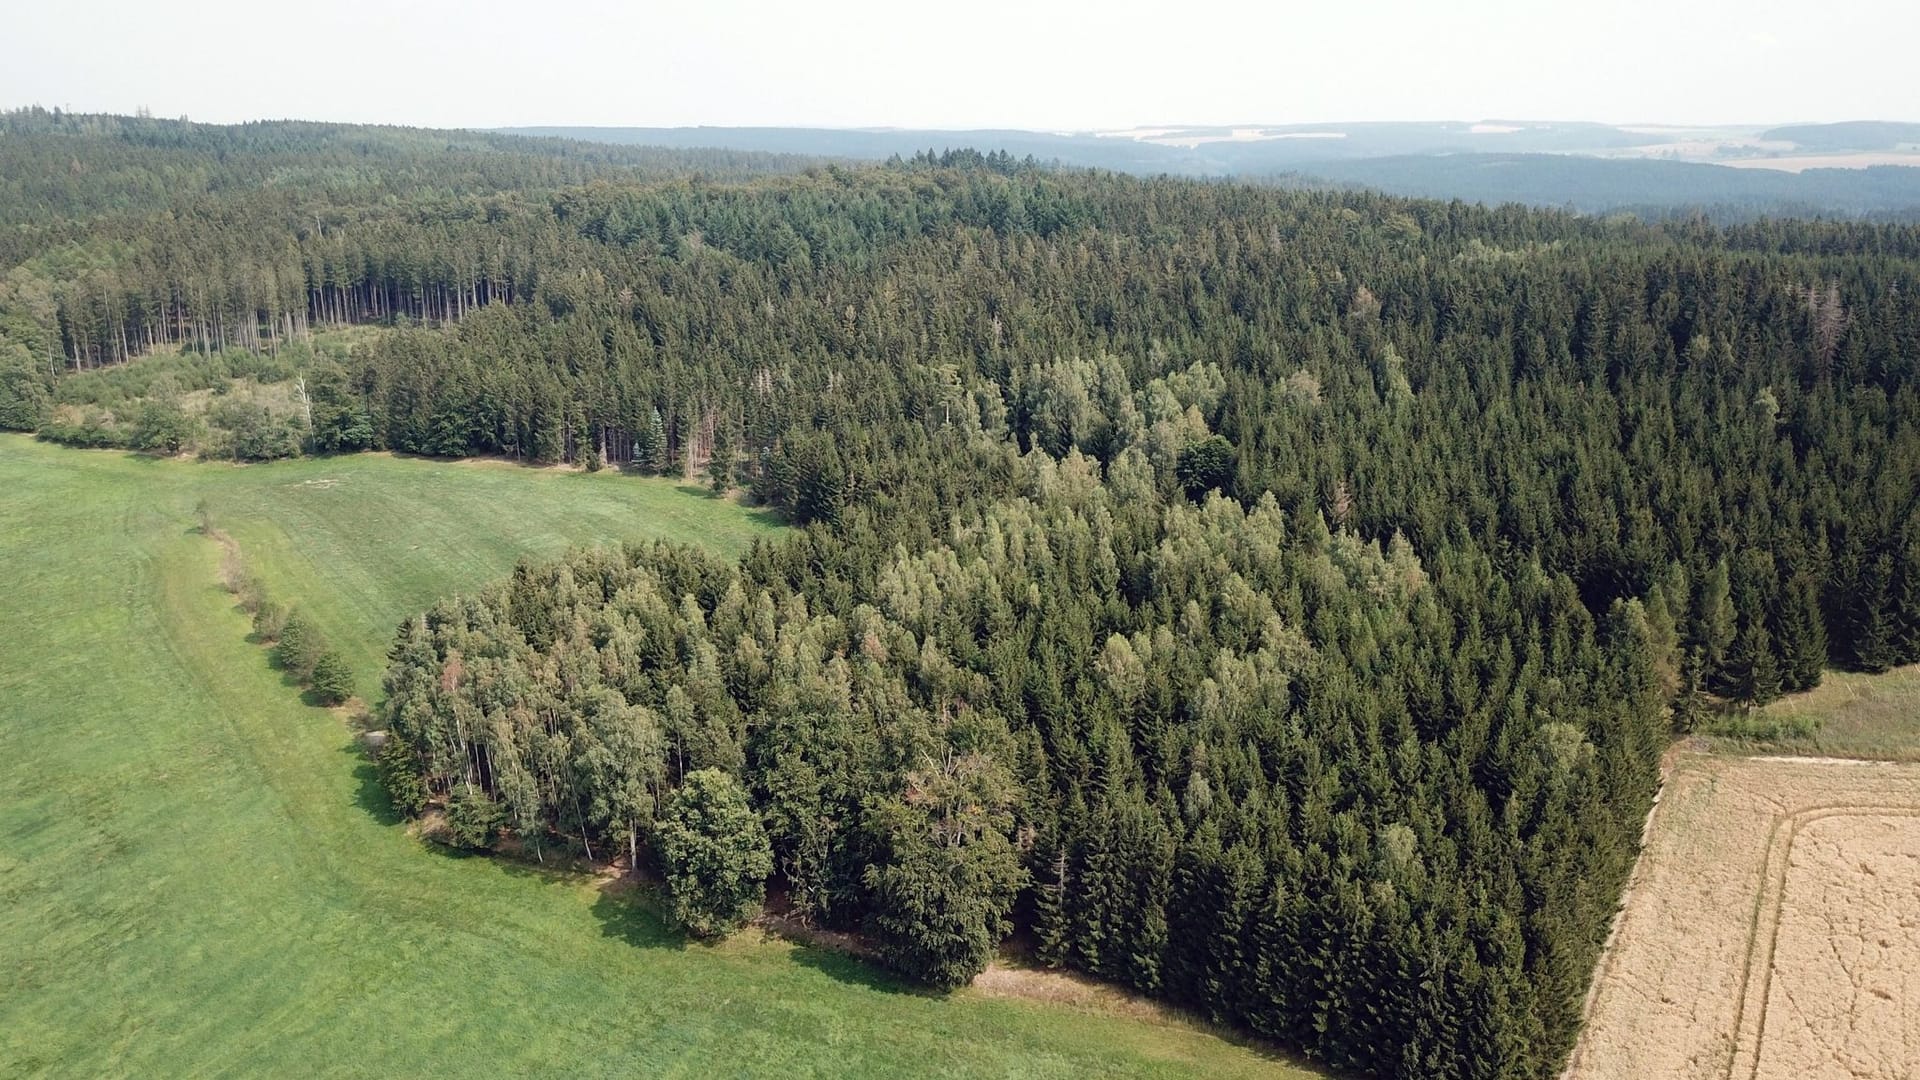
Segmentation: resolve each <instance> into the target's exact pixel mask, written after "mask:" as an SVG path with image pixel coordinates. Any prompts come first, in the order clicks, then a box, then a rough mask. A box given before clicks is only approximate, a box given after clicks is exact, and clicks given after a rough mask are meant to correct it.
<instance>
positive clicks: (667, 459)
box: [646, 408, 673, 476]
mask: <svg viewBox="0 0 1920 1080" xmlns="http://www.w3.org/2000/svg"><path fill="white" fill-rule="evenodd" d="M646 448H647V459H646V460H647V471H648V472H650V473H652V474H653V475H655V476H668V475H670V474H671V472H672V469H673V448H672V447H671V446H669V445H667V423H666V421H665V420H664V419H662V418H661V416H660V410H659V409H658V408H656V409H654V410H653V417H652V419H651V420H649V421H648V422H647V438H646Z"/></svg>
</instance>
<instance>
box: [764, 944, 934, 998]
mask: <svg viewBox="0 0 1920 1080" xmlns="http://www.w3.org/2000/svg"><path fill="white" fill-rule="evenodd" d="M788 940H789V942H790V944H791V945H792V951H791V952H789V953H788V956H789V958H790V959H792V960H793V962H794V963H796V964H799V965H800V966H801V967H806V968H812V969H813V970H815V971H818V972H820V973H821V974H823V975H827V976H829V977H831V978H832V979H833V980H834V981H836V982H842V983H845V984H847V985H848V986H858V987H860V988H862V989H865V990H872V991H874V992H875V993H881V994H899V995H901V996H904V997H919V998H931V999H934V1000H945V999H946V998H947V997H949V996H951V995H950V993H949V992H948V991H945V990H936V989H934V988H932V987H928V986H922V985H920V984H919V983H915V982H909V981H907V980H905V979H902V978H900V977H899V976H897V975H894V974H893V973H891V972H889V971H887V970H886V969H885V968H883V967H881V966H880V965H878V964H876V963H875V962H873V961H872V960H865V959H862V958H860V957H858V956H854V955H853V954H852V953H846V952H841V951H840V950H838V949H829V948H826V947H825V946H821V945H808V944H805V943H803V942H798V941H792V940H791V939H788Z"/></svg>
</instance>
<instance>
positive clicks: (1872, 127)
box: [1760, 120, 1920, 151]
mask: <svg viewBox="0 0 1920 1080" xmlns="http://www.w3.org/2000/svg"><path fill="white" fill-rule="evenodd" d="M1760 137H1761V138H1762V139H1765V140H1767V141H1769V142H1790V143H1795V144H1797V145H1798V146H1800V148H1801V149H1803V150H1819V151H1843V150H1898V149H1902V148H1907V147H1915V146H1920V124H1903V123H1894V122H1891V121H1885V120H1853V121H1848V122H1847V123H1843V124H1798V125H1793V126H1790V127H1777V128H1768V129H1767V130H1766V131H1763V132H1761V133H1760Z"/></svg>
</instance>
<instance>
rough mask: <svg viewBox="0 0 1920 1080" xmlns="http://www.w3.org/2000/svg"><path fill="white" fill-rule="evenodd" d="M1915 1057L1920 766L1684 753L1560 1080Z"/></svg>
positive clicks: (1770, 1076) (1868, 1070)
mask: <svg viewBox="0 0 1920 1080" xmlns="http://www.w3.org/2000/svg"><path fill="white" fill-rule="evenodd" d="M1916 1062H1920V766H1916V765H1913V764H1891V763H1877V762H1862V761H1838V760H1832V759H1823V758H1793V757H1773V758H1731V757H1722V756H1710V755H1702V754H1683V755H1681V756H1680V757H1678V758H1677V759H1676V761H1675V764H1674V768H1673V771H1672V773H1671V775H1670V776H1669V778H1668V781H1667V785H1666V788H1665V790H1664V791H1663V792H1662V795H1661V801H1660V804H1659V807H1658V808H1657V809H1656V811H1655V812H1654V817H1653V824H1652V829H1651V832H1650V835H1649V838H1648V842H1647V847H1646V850H1645V851H1644V853H1643V854H1642V855H1641V859H1640V864H1639V866H1638V867H1637V869H1636V870H1635V873H1634V879H1633V882H1632V885H1631V886H1630V890H1629V893H1628V896H1627V900H1626V908H1625V910H1624V911H1623V912H1622V914H1621V916H1620V922H1619V926H1618V930H1617V936H1616V938H1615V940H1614V943H1613V945H1612V947H1611V948H1610V949H1609V950H1608V953H1607V955H1606V956H1605V957H1604V958H1603V960H1602V962H1601V966H1600V970H1599V972H1598V973H1597V975H1596V983H1595V989H1594V996H1593V998H1592V1000H1591V1002H1590V1003H1589V1014H1588V1022H1587V1029H1586V1031H1585V1033H1584V1034H1583V1036H1582V1039H1581V1044H1580V1045H1579V1046H1578V1047H1577V1048H1576V1049H1575V1051H1574V1055H1573V1059H1572V1061H1571V1063H1570V1065H1569V1067H1568V1072H1567V1075H1568V1076H1569V1077H1591V1078H1606V1080H1612V1078H1622V1080H1624V1078H1629V1077H1631V1078H1638V1077H1654V1076H1658V1077H1692V1078H1701V1080H1706V1078H1714V1080H1720V1078H1726V1080H1786V1078H1794V1080H1812V1078H1818V1077H1829V1076H1831V1077H1850V1078H1851V1077H1863V1078H1887V1080H1893V1078H1900V1077H1911V1076H1913V1075H1914V1069H1915V1063H1916Z"/></svg>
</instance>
